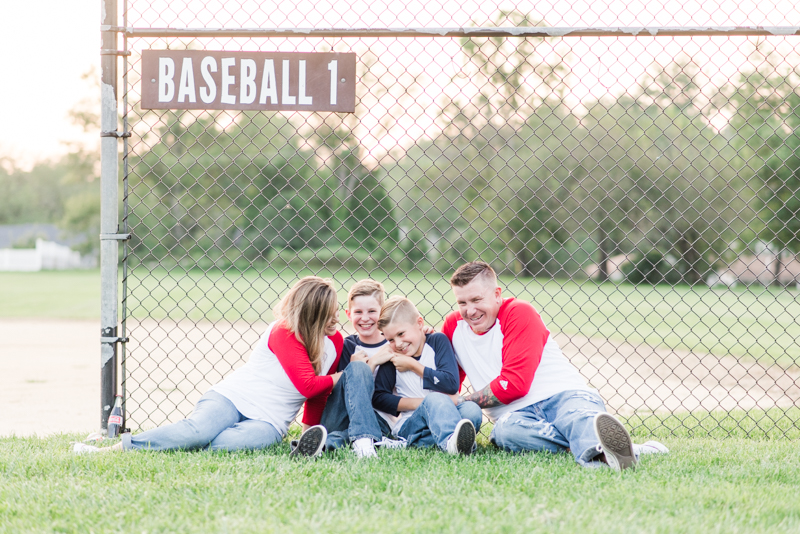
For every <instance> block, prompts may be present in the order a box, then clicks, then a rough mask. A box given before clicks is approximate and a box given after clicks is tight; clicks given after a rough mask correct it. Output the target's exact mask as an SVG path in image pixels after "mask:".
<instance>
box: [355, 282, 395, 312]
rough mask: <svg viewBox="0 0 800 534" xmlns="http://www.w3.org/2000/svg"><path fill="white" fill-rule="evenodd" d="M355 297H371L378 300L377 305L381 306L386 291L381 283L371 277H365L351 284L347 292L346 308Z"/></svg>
mask: <svg viewBox="0 0 800 534" xmlns="http://www.w3.org/2000/svg"><path fill="white" fill-rule="evenodd" d="M356 297H373V298H374V299H375V300H377V301H378V306H383V301H384V299H385V297H386V292H385V291H384V289H383V284H381V283H380V282H378V281H376V280H373V279H371V278H365V279H364V280H359V281H358V282H356V283H355V284H353V287H351V288H350V291H349V292H348V293H347V307H348V308H349V307H350V304H352V302H353V299H354V298H356Z"/></svg>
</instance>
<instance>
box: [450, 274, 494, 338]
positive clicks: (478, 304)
mask: <svg viewBox="0 0 800 534" xmlns="http://www.w3.org/2000/svg"><path fill="white" fill-rule="evenodd" d="M501 291H502V290H501V289H500V288H499V287H497V286H494V285H492V284H490V283H488V282H487V280H486V279H485V278H484V277H481V276H478V277H476V278H475V279H473V280H472V281H471V282H470V283H468V284H467V285H465V286H462V287H458V286H453V294H454V295H455V296H456V302H457V303H458V311H460V312H461V317H463V318H464V320H465V321H466V322H467V324H468V325H469V327H470V328H471V329H472V331H473V332H475V333H476V334H483V333H484V332H486V331H488V330H489V329H490V328H491V327H493V326H494V323H495V321H496V320H497V314H498V313H499V312H500V305H501V304H502V303H503V299H502V297H501V296H500V293H501Z"/></svg>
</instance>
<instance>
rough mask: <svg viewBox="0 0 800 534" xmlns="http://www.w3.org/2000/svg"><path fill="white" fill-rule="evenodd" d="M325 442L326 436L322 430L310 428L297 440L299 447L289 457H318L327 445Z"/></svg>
mask: <svg viewBox="0 0 800 534" xmlns="http://www.w3.org/2000/svg"><path fill="white" fill-rule="evenodd" d="M324 442H325V436H324V434H323V432H322V429H321V428H309V429H308V430H306V431H305V432H303V435H302V436H300V439H299V440H297V447H295V448H294V450H292V452H290V453H289V456H294V457H312V456H317V455H318V454H319V453H320V452H321V451H322V446H323V445H324V444H325V443H324Z"/></svg>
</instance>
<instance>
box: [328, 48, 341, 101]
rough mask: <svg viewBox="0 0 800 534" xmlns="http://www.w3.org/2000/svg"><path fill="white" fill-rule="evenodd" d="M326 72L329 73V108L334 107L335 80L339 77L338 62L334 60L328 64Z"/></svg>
mask: <svg viewBox="0 0 800 534" xmlns="http://www.w3.org/2000/svg"><path fill="white" fill-rule="evenodd" d="M328 70H329V71H331V106H335V105H336V78H338V77H339V74H338V71H339V61H338V60H336V59H334V60H333V61H331V62H330V63H328Z"/></svg>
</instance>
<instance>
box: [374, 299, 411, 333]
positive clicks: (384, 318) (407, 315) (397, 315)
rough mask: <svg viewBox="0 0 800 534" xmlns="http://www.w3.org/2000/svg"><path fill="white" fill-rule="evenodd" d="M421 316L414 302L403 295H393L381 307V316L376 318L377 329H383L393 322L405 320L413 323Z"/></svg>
mask: <svg viewBox="0 0 800 534" xmlns="http://www.w3.org/2000/svg"><path fill="white" fill-rule="evenodd" d="M419 317H421V316H420V314H419V311H418V310H417V307H416V306H414V303H413V302H411V301H410V300H408V299H407V298H405V297H401V296H399V295H395V296H394V297H392V298H390V299H389V300H387V301H386V304H384V305H383V307H382V308H381V316H380V318H379V319H378V330H380V331H381V332H383V329H384V328H386V327H387V326H389V325H390V324H393V323H399V322H405V323H408V324H414V323H415V322H416V321H417V319H418V318H419Z"/></svg>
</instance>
